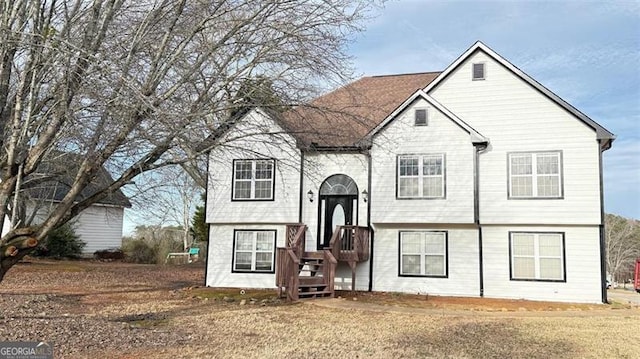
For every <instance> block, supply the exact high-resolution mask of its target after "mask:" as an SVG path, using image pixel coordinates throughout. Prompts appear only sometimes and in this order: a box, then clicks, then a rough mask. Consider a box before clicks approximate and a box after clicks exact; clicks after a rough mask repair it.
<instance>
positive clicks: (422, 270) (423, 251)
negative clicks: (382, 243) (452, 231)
mask: <svg viewBox="0 0 640 359" xmlns="http://www.w3.org/2000/svg"><path fill="white" fill-rule="evenodd" d="M405 233H412V234H416V233H419V234H422V235H423V236H424V235H426V234H430V235H433V234H439V235H441V236H442V240H443V241H444V246H443V250H444V252H442V253H429V252H427V251H426V248H425V247H426V246H425V241H424V237H422V243H421V245H420V247H421V248H420V253H404V252H402V239H403V235H404V234H405ZM399 237H400V240H399V242H398V245H399V246H400V247H399V249H398V253H399V254H400V258H399V259H398V263H399V267H398V275H399V276H401V277H432V278H448V277H449V270H448V268H449V258H448V256H449V250H448V246H449V243H448V238H447V237H448V234H447V232H446V231H400V235H399ZM405 255H419V256H420V273H419V274H416V273H403V272H402V268H403V264H404V261H403V258H404V256H405ZM427 256H442V257H443V258H444V261H443V268H442V270H443V273H442V274H425V267H426V266H425V261H426V257H427Z"/></svg>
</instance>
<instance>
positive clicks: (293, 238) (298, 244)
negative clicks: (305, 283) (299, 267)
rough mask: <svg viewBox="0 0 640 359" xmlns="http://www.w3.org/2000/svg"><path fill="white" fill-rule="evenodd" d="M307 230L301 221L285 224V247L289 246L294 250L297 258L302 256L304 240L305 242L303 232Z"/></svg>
mask: <svg viewBox="0 0 640 359" xmlns="http://www.w3.org/2000/svg"><path fill="white" fill-rule="evenodd" d="M306 231H307V226H306V225H305V224H302V223H295V224H287V228H286V232H287V238H286V241H285V244H284V246H285V247H286V248H291V249H293V251H294V252H295V254H296V256H298V258H300V257H302V253H303V252H304V244H305V243H304V242H305V232H306Z"/></svg>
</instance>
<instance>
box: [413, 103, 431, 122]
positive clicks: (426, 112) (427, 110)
mask: <svg viewBox="0 0 640 359" xmlns="http://www.w3.org/2000/svg"><path fill="white" fill-rule="evenodd" d="M418 111H424V123H418V119H417V112H418ZM413 124H414V125H415V126H429V109H428V108H427V107H417V108H415V109H414V110H413Z"/></svg>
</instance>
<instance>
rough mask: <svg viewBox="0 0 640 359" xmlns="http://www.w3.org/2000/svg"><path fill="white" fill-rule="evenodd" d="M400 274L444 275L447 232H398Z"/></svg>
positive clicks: (445, 270)
mask: <svg viewBox="0 0 640 359" xmlns="http://www.w3.org/2000/svg"><path fill="white" fill-rule="evenodd" d="M400 275H409V276H425V277H446V276H447V232H434V231H425V232H413V231H411V232H409V231H407V232H400Z"/></svg>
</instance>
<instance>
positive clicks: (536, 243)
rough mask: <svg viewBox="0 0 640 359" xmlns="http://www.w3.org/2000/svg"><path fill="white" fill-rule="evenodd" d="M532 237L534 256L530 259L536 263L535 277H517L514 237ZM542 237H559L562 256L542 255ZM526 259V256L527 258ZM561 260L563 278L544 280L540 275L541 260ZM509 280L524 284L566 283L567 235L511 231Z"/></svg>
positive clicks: (561, 233)
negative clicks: (520, 235) (515, 271)
mask: <svg viewBox="0 0 640 359" xmlns="http://www.w3.org/2000/svg"><path fill="white" fill-rule="evenodd" d="M518 234H522V235H532V236H533V238H534V241H533V255H530V256H528V257H530V258H532V259H533V263H534V266H535V267H534V273H535V274H534V276H533V277H528V278H527V277H515V276H514V262H515V261H514V257H516V256H514V249H513V236H514V235H518ZM541 235H551V236H558V240H559V241H560V242H559V243H560V246H561V253H560V255H554V256H549V255H541V249H540V236H541ZM525 257H526V256H525ZM547 258H548V259H559V260H560V261H561V262H560V263H561V266H562V269H561V275H562V278H559V279H557V278H542V277H541V275H540V272H541V266H542V261H541V259H547ZM509 280H512V281H524V282H558V283H566V281H567V259H566V242H565V233H564V232H532V231H509Z"/></svg>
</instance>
